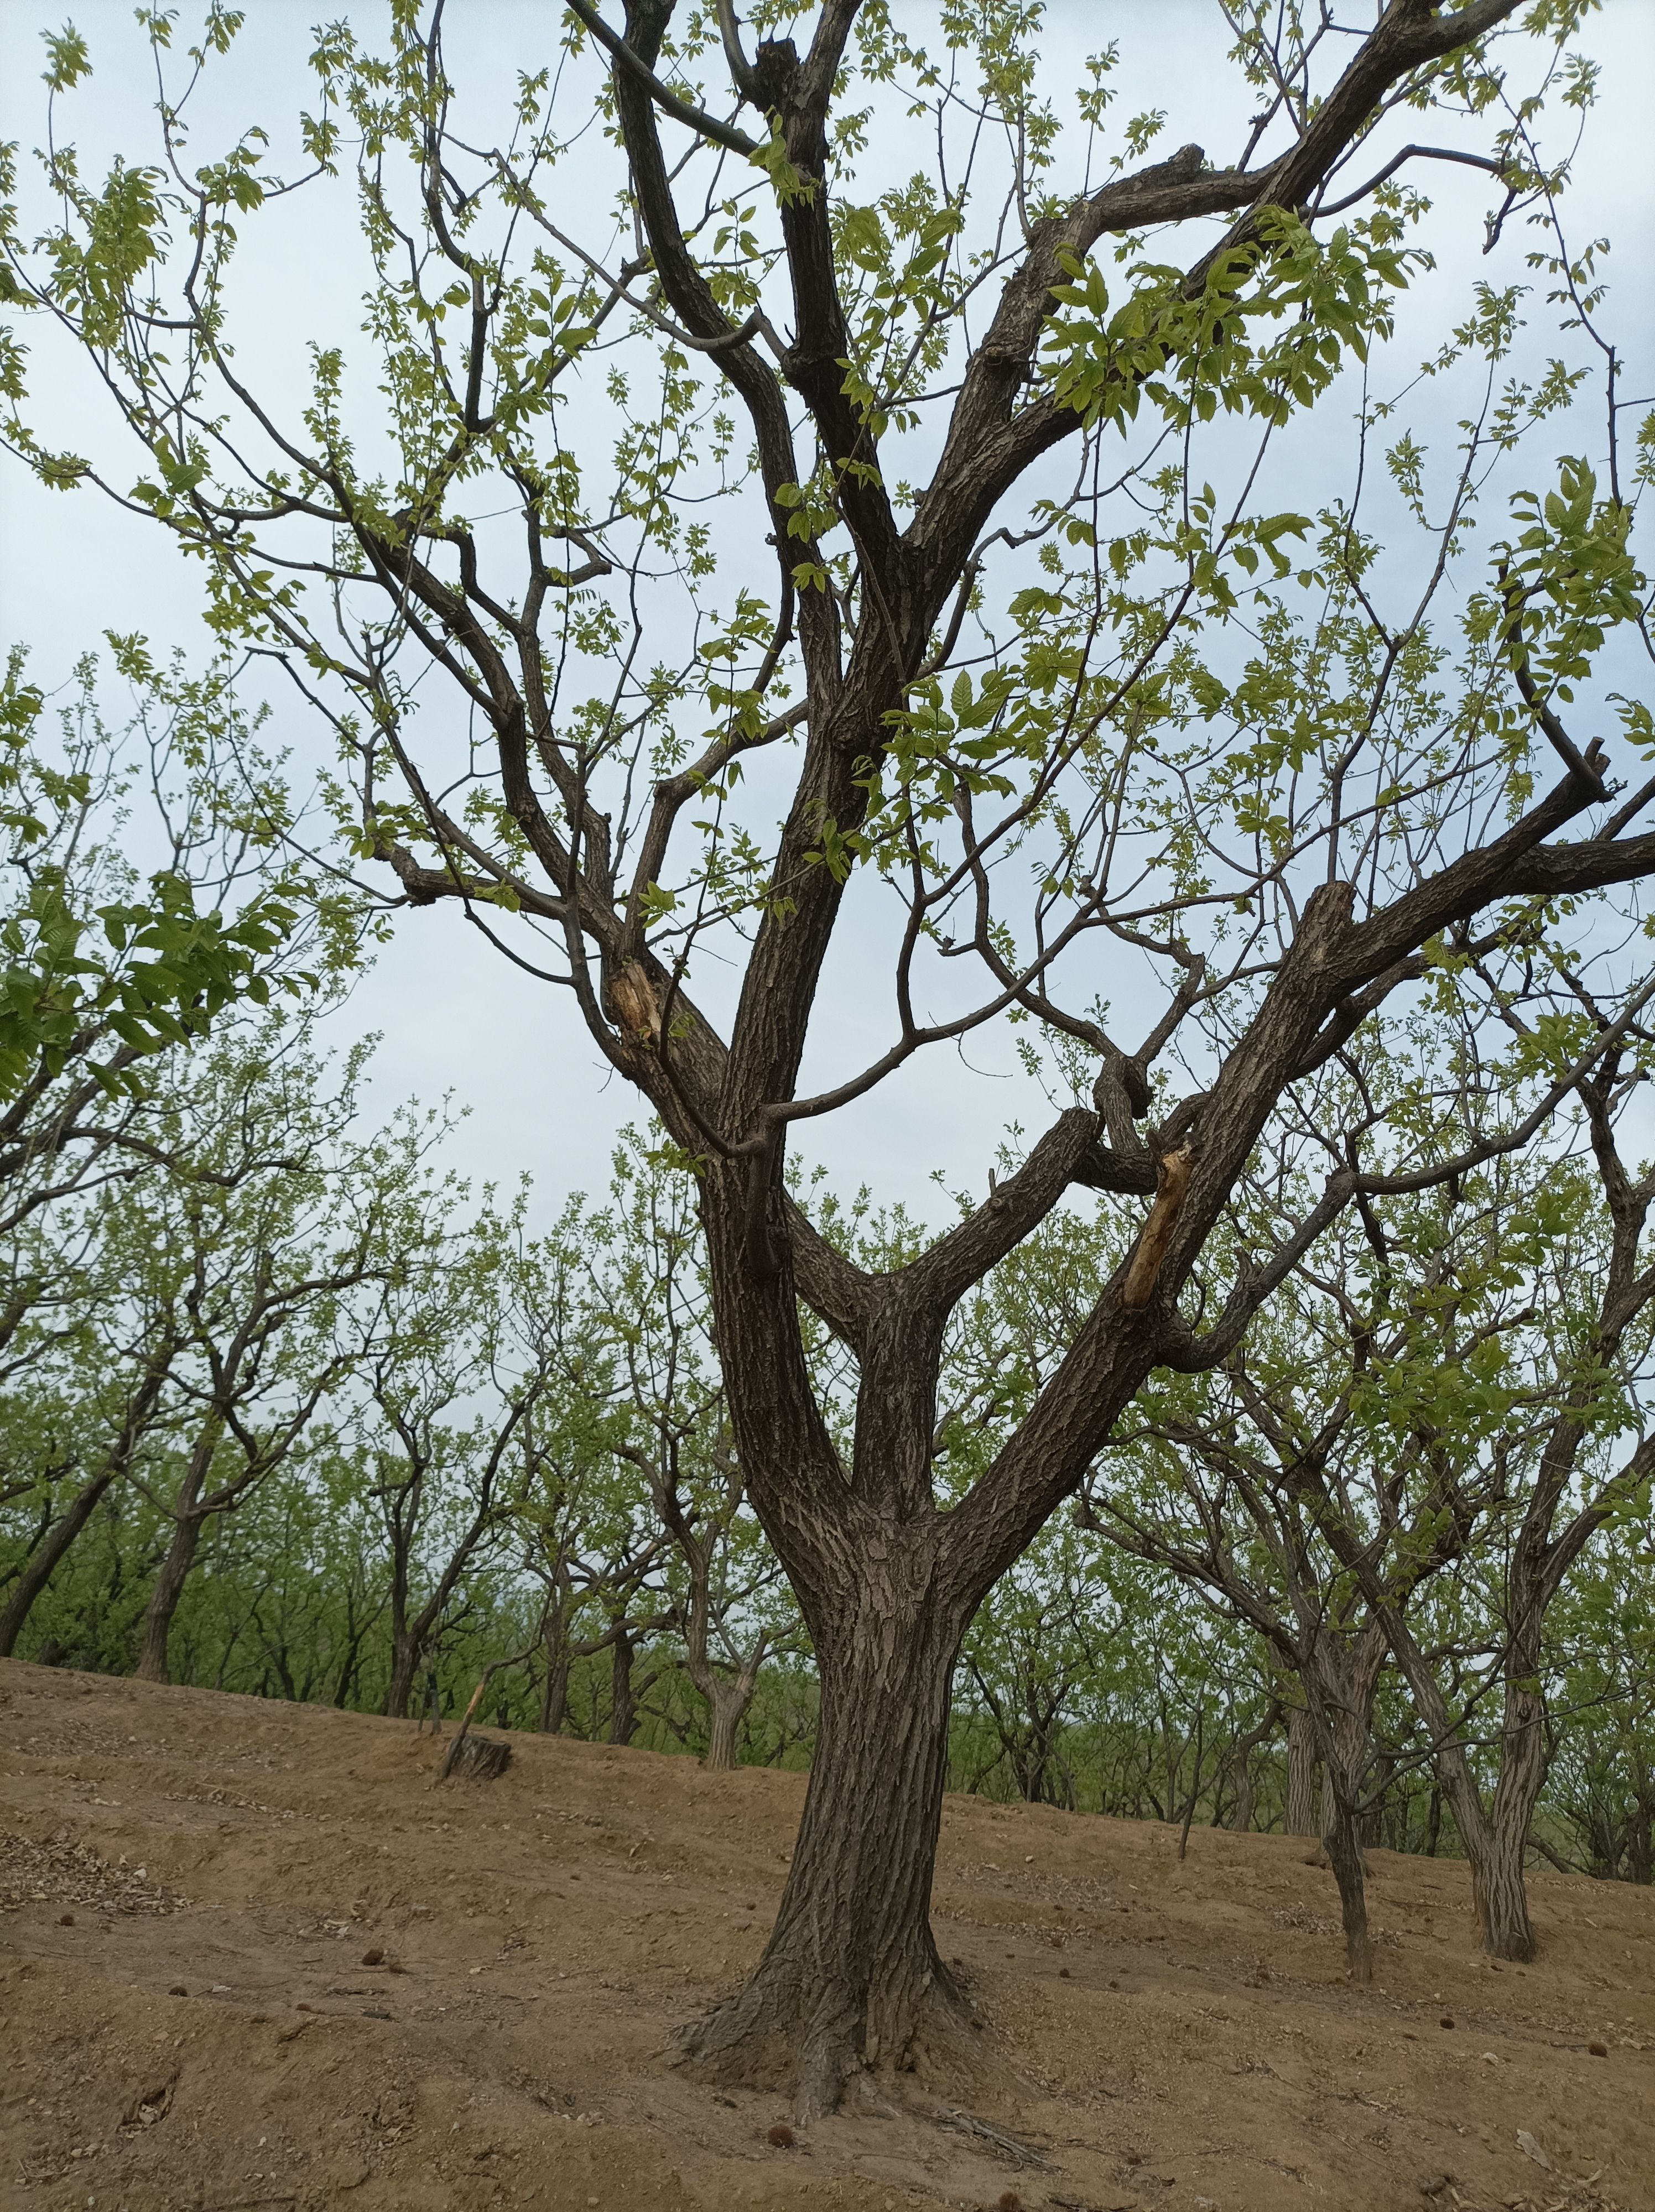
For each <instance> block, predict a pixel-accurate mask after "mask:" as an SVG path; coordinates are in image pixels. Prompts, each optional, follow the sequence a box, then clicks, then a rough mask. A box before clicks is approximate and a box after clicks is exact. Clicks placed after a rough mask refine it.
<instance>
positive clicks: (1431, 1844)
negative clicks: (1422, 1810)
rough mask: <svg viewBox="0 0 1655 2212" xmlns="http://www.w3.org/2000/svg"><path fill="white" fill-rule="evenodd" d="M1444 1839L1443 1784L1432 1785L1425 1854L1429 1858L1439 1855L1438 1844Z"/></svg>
mask: <svg viewBox="0 0 1655 2212" xmlns="http://www.w3.org/2000/svg"><path fill="white" fill-rule="evenodd" d="M1441 1840H1442V1784H1441V1783H1440V1782H1433V1784H1432V1785H1431V1808H1430V1811H1429V1813H1428V1814H1427V1818H1426V1823H1425V1855H1426V1857H1427V1858H1428V1859H1433V1858H1435V1857H1436V1856H1437V1845H1438V1844H1439V1843H1440V1841H1441Z"/></svg>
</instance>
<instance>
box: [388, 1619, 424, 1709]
mask: <svg viewBox="0 0 1655 2212" xmlns="http://www.w3.org/2000/svg"><path fill="white" fill-rule="evenodd" d="M421 1651H422V1645H421V1641H420V1638H418V1637H417V1636H415V1635H414V1634H413V1633H412V1632H411V1631H409V1630H408V1629H406V1628H399V1629H393V1630H392V1636H391V1680H390V1681H389V1683H388V1684H387V1686H386V1692H385V1712H386V1719H387V1720H393V1721H405V1720H406V1719H407V1717H408V1701H409V1699H411V1697H412V1696H413V1694H414V1677H415V1675H416V1674H417V1673H418V1672H419V1662H420V1656H421Z"/></svg>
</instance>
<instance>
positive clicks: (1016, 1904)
mask: <svg viewBox="0 0 1655 2212" xmlns="http://www.w3.org/2000/svg"><path fill="white" fill-rule="evenodd" d="M513 1741H514V1750H515V1753H516V1756H515V1759H514V1763H513V1765H512V1766H511V1768H510V1771H508V1773H507V1775H506V1776H505V1777H504V1778H503V1779H502V1780H500V1781H498V1782H496V1783H492V1784H447V1785H445V1786H442V1787H441V1788H438V1787H435V1786H434V1784H433V1773H434V1770H435V1765H436V1763H437V1760H438V1758H439V1756H440V1747H439V1746H437V1745H435V1744H434V1743H433V1741H432V1740H431V1738H430V1737H429V1735H424V1736H421V1735H417V1734H416V1733H415V1730H414V1728H413V1726H412V1724H411V1723H392V1722H388V1721H381V1720H372V1719H365V1718H362V1717H357V1716H355V1715H350V1714H342V1713H335V1712H331V1711H322V1710H319V1709H316V1708H313V1707H305V1706H298V1707H295V1706H292V1705H275V1704H264V1703H260V1702H259V1701H257V1700H254V1699H246V1698H231V1697H221V1696H216V1695H215V1694H213V1693H212V1692H207V1691H199V1690H171V1689H156V1688H153V1687H150V1686H147V1685H144V1684H141V1683H134V1682H127V1681H119V1680H106V1679H103V1678H100V1677H96V1676H90V1675H80V1674H70V1673H60V1672H55V1671H49V1670H46V1669H43V1668H33V1667H25V1666H20V1665H17V1664H15V1663H6V1662H0V2064H3V2069H4V2070H3V2075H0V2205H3V2206H5V2207H7V2208H11V2207H27V2208H30V2212H34V2208H40V2212H45V2208H48V2207H52V2208H64V2212H67V2208H68V2207H70V2206H76V2207H97V2208H101V2212H121V2208H125V2212H186V2208H199V2209H200V2212H229V2208H231V2207H236V2208H253V2207H263V2206H280V2205H294V2206H297V2207H301V2208H319V2207H332V2206H335V2205H340V2206H347V2207H350V2208H360V2212H390V2208H392V2207H395V2208H398V2212H427V2208H429V2212H439V2208H441V2212H449V2208H455V2212H460V2209H461V2208H465V2209H466V2212H469V2208H472V2207H479V2208H480V2207H484V2206H490V2207H492V2206H502V2207H503V2206H507V2205H511V2204H520V2203H532V2204H534V2205H535V2206H536V2207H537V2208H543V2212H565V2208H569V2212H591V2208H597V2209H598V2212H668V2209H669V2208H671V2212H686V2208H696V2212H723V2208H738V2207H742V2208H764V2212H771V2208H774V2212H806V2208H811V2209H812V2212H816V2208H820V2209H821V2212H827V2208H833V2212H840V2208H843V2212H897V2208H903V2207H907V2206H910V2205H925V2206H939V2205H948V2206H961V2205H963V2206H965V2207H968V2208H973V2212H975V2208H978V2207H992V2206H996V2205H1001V2204H1004V2205H1006V2206H1007V2208H1008V2212H1009V2208H1010V2207H1011V2206H1012V2205H1013V2204H1014V2203H1016V2204H1020V2205H1021V2206H1022V2207H1023V2208H1025V2212H1036V2208H1045V2207H1068V2208H1074V2207H1086V2208H1092V2212H1103V2208H1105V2207H1109V2208H1114V2207H1123V2206H1130V2207H1148V2206H1159V2207H1164V2208H1165V2212H1190V2208H1196V2207H1208V2208H1211V2207H1220V2208H1223V2212H1277V2208H1281V2207H1287V2208H1290V2212H1291V2208H1295V2207H1299V2206H1304V2207H1305V2208H1309V2207H1311V2206H1318V2207H1332V2208H1334V2212H1392V2208H1400V2207H1404V2206H1412V2207H1414V2208H1415V2212H1424V2208H1426V2207H1427V2206H1428V2205H1429V2204H1430V2203H1433V2202H1434V2203H1436V2204H1437V2205H1438V2206H1439V2207H1442V2208H1448V2207H1452V2206H1475V2207H1476V2208H1478V2212H1485V2208H1486V2209H1487V2212H1492V2208H1494V2207H1495V2206H1503V2207H1511V2206H1520V2207H1524V2208H1530V2209H1531V2212H1542V2208H1553V2207H1560V2206H1561V2207H1567V2208H1568V2212H1609V2208H1615V2212H1652V2208H1655V1972H1652V1969H1655V1894H1652V1893H1650V1892H1649V1891H1639V1890H1634V1889H1632V1888H1629V1887H1620V1886H1611V1885H1609V1884H1599V1883H1591V1882H1588V1881H1585V1880H1569V1879H1566V1878H1564V1877H1561V1876H1558V1875H1543V1874H1542V1875H1537V1876H1536V1878H1535V1882H1534V1902H1535V1908H1536V1922H1537V1924H1538V1929H1539V1932H1540V1936H1541V1938H1542V1944H1543V1947H1544V1948H1543V1951H1542V1956H1541V1958H1540V1959H1539V1960H1537V1961H1536V1964H1535V1965H1534V1966H1531V1967H1530V1968H1528V1969H1526V1970H1524V1969H1522V1968H1513V1967H1509V1966H1508V1967H1504V1968H1500V1967H1494V1966H1490V1965H1488V1963H1487V1962H1485V1961H1484V1960H1482V1958H1481V1956H1480V1954H1478V1952H1477V1950H1476V1945H1475V1941H1474V1936H1473V1931H1472V1926H1471V1919H1470V1912H1469V1890H1468V1884H1467V1877H1466V1873H1465V1869H1464V1868H1463V1866H1461V1865H1459V1864H1457V1863H1445V1862H1440V1861H1432V1860H1426V1859H1403V1858H1398V1857H1393V1856H1392V1855H1391V1854H1390V1853H1388V1852H1384V1851H1379V1852H1376V1853H1374V1854H1373V1863H1374V1881H1373V1887H1372V1910H1373V1914H1374V1919H1375V1923H1376V1926H1377V1929H1378V1940H1379V1956H1380V1961H1381V1965H1380V1971H1379V1973H1378V1978H1377V1980H1376V1983H1375V1985H1374V1986H1373V1987H1372V1989H1369V1990H1358V1989H1353V1988H1352V1987H1350V1986H1349V1985H1348V1984H1347V1983H1346V1981H1345V1979H1344V1977H1343V1973H1342V1965H1341V1954H1340V1947H1339V1938H1338V1934H1337V1923H1338V1912H1337V1902H1336V1896H1335V1893H1334V1887H1333V1880H1332V1877H1331V1875H1329V1874H1327V1873H1325V1872H1323V1871H1322V1870H1320V1869H1318V1868H1317V1867H1315V1866H1314V1865H1311V1864H1308V1863H1306V1848H1307V1847H1306V1846H1305V1844H1304V1843H1303V1842H1302V1841H1294V1840H1291V1839H1288V1838H1281V1837H1272V1836H1232V1835H1228V1834H1218V1833H1214V1832H1211V1831H1208V1832H1202V1831H1199V1830H1197V1831H1196V1832H1195V1833H1194V1834H1192V1836H1191V1837H1190V1855H1189V1858H1188V1860H1187V1861H1186V1863H1184V1864H1183V1865H1182V1866H1180V1865H1179V1864H1178V1863H1177V1856H1176V1854H1177V1836H1176V1832H1174V1831H1173V1830H1171V1829H1170V1828H1165V1827H1162V1826H1153V1825H1146V1824H1140V1823H1133V1822H1126V1821H1115V1820H1098V1819H1092V1818H1087V1817H1084V1816H1080V1817H1077V1816H1074V1815H1071V1814H1061V1813H1056V1812H1052V1811H1048V1810H1045V1809H1038V1808H1024V1807H1018V1808H1009V1809H1008V1808H1001V1807H996V1806H992V1805H989V1804H987V1803H984V1802H982V1801H981V1800H978V1799H969V1798H952V1799H951V1800H950V1801H949V1802H948V1807H947V1811H946V1817H945V1820H944V1824H943V1838H942V1850H941V1857H940V1864H939V1869H938V1875H937V1885H936V1899H935V1922H936V1926H937V1931H938V1937H939V1941H940V1944H941V1946H942V1948H943V1950H944V1952H945V1954H948V1955H950V1956H952V1957H955V1958H957V1959H958V1960H961V1961H963V1962H964V1972H965V1973H966V1975H967V1977H968V1978H969V1983H970V1987H971V1990H972V1991H973V1993H974V1995H975V1996H976V1998H977V2002H978V2004H979V2006H980V2012H981V2018H982V2021H983V2032H982V2034H981V2037H980V2039H973V2045H974V2051H975V2052H976V2056H975V2057H974V2059H973V2061H972V2062H971V2063H969V2064H964V2065H962V2064H961V2063H959V2062H958V2060H957V2059H955V2060H952V2061H950V2062H949V2063H948V2065H947V2066H946V2068H945V2067H942V2066H941V2065H940V2063H938V2064H935V2065H934V2066H933V2067H931V2068H927V2067H925V2066H923V2065H922V2067H921V2069H919V2070H918V2071H916V2073H913V2074H910V2075H904V2076H903V2077H901V2078H900V2080H899V2081H897V2083H896V2084H895V2085H894V2087H893V2086H892V2085H891V2084H889V2083H886V2084H884V2085H882V2094H883V2095H884V2097H885V2098H886V2099H887V2100H889V2101H888V2104H887V2106H886V2108H885V2109H886V2113H887V2116H885V2117H880V2116H879V2114H878V2113H877V2112H873V2111H870V2110H859V2111H858V2112H856V2113H855V2115H854V2116H851V2117H845V2118H836V2119H833V2120H830V2121H826V2122H823V2123H821V2124H818V2125H817V2126H816V2127H815V2128H813V2129H812V2130H808V2131H803V2130H801V2131H800V2132H799V2135H798V2139H797V2140H796V2141H795V2142H794V2143H793V2144H792V2145H791V2147H788V2148H777V2147H772V2145H771V2144H770V2142H769V2141H768V2139H767V2138H768V2136H769V2132H770V2130H771V2129H772V2127H774V2126H776V2124H778V2123H782V2122H784V2121H786V2119H787V2118H788V2112H787V2106H786V2100H785V2099H784V2098H782V2096H781V2095H779V2094H776V2093H767V2092H763V2091H748V2092H736V2093H733V2094H729V2095H726V2094H723V2093H715V2091H714V2090H713V2089H712V2088H711V2087H709V2086H708V2085H707V2084H705V2083H704V2082H702V2081H697V2079H696V2078H694V2077H693V2076H690V2075H685V2074H684V2073H682V2072H679V2071H675V2070H673V2069H672V2068H670V2067H669V2066H668V2065H667V2064H666V2061H665V2058H664V2057H663V2047H664V2043H665V2039H666V2032H667V2030H668V2028H669V2027H671V2026H672V2023H673V2022H674V2021H679V2020H683V2019H685V2018H686V2017H689V2016H691V2015H694V2014H695V2013H697V2012H698V2011H700V2010H702V2009H703V2008H705V2006H706V2005H707V2004H708V2003H709V2001H710V2000H712V1999H713V1998H715V1997H716V1996H719V1995H720V1994H721V1992H723V1991H725V1990H728V1989H730V1988H731V1987H732V1986H733V1984H735V1982H736V1980H737V1978H738V1977H739V1975H740V1974H741V1973H742V1972H743V1971H744V1969H745V1968H746V1967H747V1966H749V1964H750V1963H751V1961H752V1960H753V1959H755V1958H756V1957H757V1955H758V1951H759V1948H760V1946H761V1945H762V1944H763V1942H764V1936H765V1932H766V1929H767V1928H768V1925H769V1923H770V1915H771V1912H772V1911H773V1909H774V1906H775V1905H776V1899H777V1896H778V1895H779V1893H780V1890H781V1886H782V1878H783V1875H784V1874H785V1872H786V1864H787V1854H788V1849H789V1846H790V1844H791V1841H792V1837H793V1832H794V1824H795V1821H796V1820H797V1817H798V1812H799V1807H800V1800H801V1797H802V1795H803V1783H802V1781H801V1779H800V1778H799V1777H797V1776H791V1775H782V1774H774V1773H769V1772H759V1771H753V1770H751V1769H749V1770H745V1771H742V1772H739V1773H737V1774H733V1775H721V1776H719V1775H707V1774H703V1773H702V1772H701V1771H700V1770H699V1769H698V1768H697V1767H696V1766H695V1765H692V1764H691V1762H690V1761H689V1760H687V1759H664V1758H660V1757H658V1756H656V1755H654V1754H653V1753H648V1752H642V1751H613V1750H609V1749H606V1748H605V1747H601V1746H596V1745H587V1744H579V1743H573V1742H568V1741H544V1740H541V1739H537V1738H533V1737H517V1738H514V1740H513ZM963 2114H964V2115H969V2116H970V2117H971V2118H975V2119H977V2120H978V2121H981V2122H983V2123H986V2124H988V2125H989V2127H991V2128H995V2129H998V2130H1001V2131H1002V2132H1003V2133H1004V2134H1006V2135H1007V2136H1011V2137H1013V2138H1014V2139H1016V2141H1017V2142H1019V2143H1020V2144H1022V2145H1023V2146H1025V2147H1026V2148H1028V2149H1029V2150H1030V2151H1031V2153H1037V2154H1038V2157H1039V2159H1040V2160H1042V2161H1043V2163H1040V2164H1035V2163H1031V2162H1029V2161H1028V2160H1022V2161H1021V2162H1019V2160H1018V2159H1016V2158H1015V2157H1014V2156H1013V2154H1012V2153H1011V2152H1009V2151H1002V2150H1001V2149H1000V2148H998V2147H997V2146H996V2145H995V2143H994V2142H993V2141H992V2140H991V2139H990V2138H989V2136H984V2135H982V2134H973V2133H971V2132H970V2131H969V2130H967V2129H966V2128H964V2126H963V2124H962V2121H961V2115H963ZM1422 2192H1423V2193H1422Z"/></svg>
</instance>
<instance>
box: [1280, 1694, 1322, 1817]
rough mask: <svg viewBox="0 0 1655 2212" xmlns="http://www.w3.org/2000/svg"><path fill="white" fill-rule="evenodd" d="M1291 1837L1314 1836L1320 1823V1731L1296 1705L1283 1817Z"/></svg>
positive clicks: (1290, 1730) (1289, 1736)
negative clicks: (1317, 1757) (1317, 1793)
mask: <svg viewBox="0 0 1655 2212" xmlns="http://www.w3.org/2000/svg"><path fill="white" fill-rule="evenodd" d="M1283 1820H1284V1825H1285V1826H1286V1828H1287V1833H1288V1834H1289V1835H1290V1836H1313V1835H1315V1833H1316V1832H1317V1820H1316V1729H1315V1726H1314V1724H1313V1723H1312V1722H1311V1717H1310V1715H1309V1714H1308V1713H1307V1712H1305V1711H1302V1710H1301V1709H1300V1708H1299V1707H1298V1706H1295V1707H1294V1708H1293V1711H1290V1712H1289V1713H1288V1715H1287V1804H1286V1807H1285V1809H1284V1814H1283Z"/></svg>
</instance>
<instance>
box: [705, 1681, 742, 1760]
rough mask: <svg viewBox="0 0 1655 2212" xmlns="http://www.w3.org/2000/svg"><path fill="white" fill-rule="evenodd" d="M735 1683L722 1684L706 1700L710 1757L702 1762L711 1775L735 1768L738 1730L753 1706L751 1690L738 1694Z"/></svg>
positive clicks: (708, 1753) (708, 1754) (708, 1752)
mask: <svg viewBox="0 0 1655 2212" xmlns="http://www.w3.org/2000/svg"><path fill="white" fill-rule="evenodd" d="M751 1702H752V1690H751V1686H749V1687H748V1689H747V1692H746V1693H745V1696H743V1695H740V1694H739V1685H738V1684H735V1683H730V1684H728V1685H722V1684H721V1686H720V1687H719V1688H718V1690H716V1691H715V1692H714V1694H713V1695H712V1696H711V1697H710V1698H709V1699H708V1700H707V1756H706V1758H705V1759H703V1761H702V1764H703V1766H705V1767H706V1769H707V1771H708V1772H709V1774H727V1773H728V1772H729V1771H730V1770H731V1768H732V1767H733V1766H734V1765H735V1738H736V1730H737V1729H739V1727H740V1726H741V1716H742V1715H743V1713H745V1711H746V1710H747V1707H748V1706H749V1705H751Z"/></svg>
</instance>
